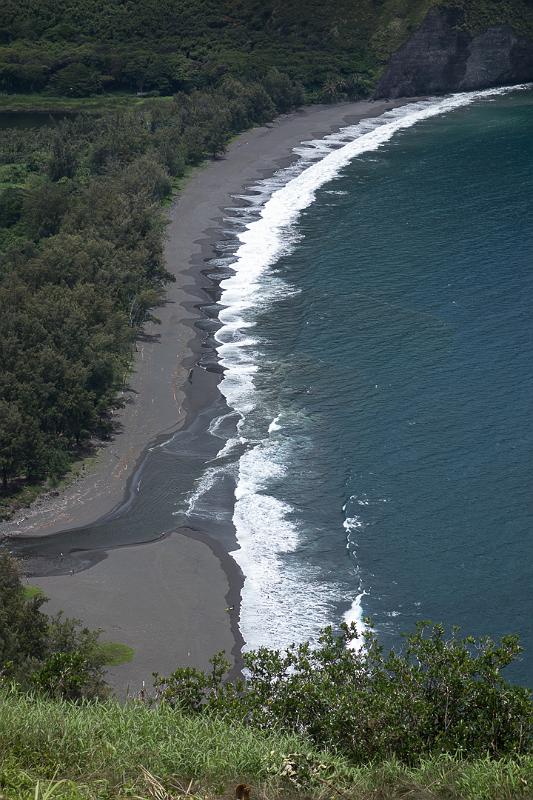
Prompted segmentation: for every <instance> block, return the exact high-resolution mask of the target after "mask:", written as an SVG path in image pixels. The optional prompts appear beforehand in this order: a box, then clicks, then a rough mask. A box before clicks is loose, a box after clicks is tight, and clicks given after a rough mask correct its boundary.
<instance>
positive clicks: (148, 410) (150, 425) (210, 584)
mask: <svg viewBox="0 0 533 800" xmlns="http://www.w3.org/2000/svg"><path fill="white" fill-rule="evenodd" d="M405 102H406V101H405V100H403V101H396V102H394V103H391V102H387V103H386V102H376V101H374V102H372V101H368V102H359V103H345V104H339V105H334V106H312V107H310V108H307V109H304V110H301V111H297V112H294V113H292V114H288V115H283V116H281V117H279V118H278V119H276V120H275V121H274V122H273V123H271V124H269V125H265V126H262V127H258V128H254V129H253V130H251V131H248V132H246V133H243V134H241V135H240V136H239V137H237V138H236V139H235V140H233V142H232V143H231V145H230V147H229V149H228V152H227V154H226V156H225V157H224V158H222V159H220V160H217V161H213V162H209V163H208V164H206V165H205V166H203V167H201V168H199V169H198V170H196V171H195V173H194V174H193V175H192V176H191V177H190V179H189V180H188V182H187V184H186V185H185V187H184V189H183V190H182V191H181V192H180V194H179V196H178V198H177V201H176V202H175V204H174V205H173V206H172V208H171V209H170V211H169V226H168V237H167V243H166V262H167V268H168V269H169V271H170V272H172V273H173V274H174V275H175V277H176V282H175V283H173V284H169V287H168V291H167V301H166V303H165V305H164V306H163V307H162V308H160V309H158V310H157V316H158V317H159V319H160V324H159V325H149V326H147V329H146V331H145V335H144V336H143V338H142V341H139V343H138V352H137V354H136V359H135V368H134V372H133V374H132V378H131V381H130V388H129V390H128V391H127V393H126V395H125V396H126V399H127V402H126V405H125V407H124V409H123V410H121V411H120V412H118V413H117V414H116V423H117V428H118V430H119V432H118V433H117V435H116V436H115V437H114V439H113V441H112V442H110V443H109V444H108V445H106V446H105V447H103V448H101V450H100V451H99V453H98V456H97V458H96V459H95V460H94V461H93V463H92V464H91V465H90V466H89V467H88V468H87V469H86V470H85V471H84V473H83V474H82V475H81V476H80V478H78V479H77V480H76V481H75V482H74V483H73V484H72V485H71V486H70V487H69V488H68V489H67V490H66V491H65V492H63V493H62V494H61V495H60V496H58V497H48V498H44V499H43V500H41V501H40V502H39V503H37V504H35V505H34V506H33V507H32V508H31V509H28V510H26V511H25V512H22V513H21V514H19V515H18V516H17V517H16V518H15V519H14V520H13V521H11V522H10V523H7V524H4V525H3V526H1V527H0V535H1V534H6V535H11V536H15V537H28V536H30V537H36V536H37V537H42V536H50V535H51V534H55V533H58V532H60V531H68V530H72V529H79V528H83V527H87V526H89V525H91V524H93V523H94V522H95V521H96V520H101V519H103V518H106V517H109V518H113V516H114V515H115V514H119V513H120V508H121V504H122V503H123V501H124V497H125V496H126V497H127V496H128V493H129V494H130V496H131V493H133V492H135V487H136V475H138V474H140V473H138V470H139V465H142V463H143V458H144V455H146V453H147V448H148V447H149V445H150V444H151V443H153V442H154V441H155V440H157V439H162V438H165V437H167V438H168V437H169V436H171V435H172V434H173V433H175V432H176V431H178V430H180V428H182V427H183V426H184V425H185V423H186V422H187V424H190V420H191V418H193V417H194V415H195V414H196V413H198V410H199V409H201V408H203V407H205V406H206V405H208V404H209V403H210V402H212V401H213V399H214V398H215V397H216V395H217V382H218V375H217V374H216V373H212V374H209V373H206V372H203V371H202V370H201V369H200V368H199V367H198V366H195V364H196V361H197V359H198V356H199V354H200V350H201V344H202V338H201V336H200V335H199V332H198V330H197V329H196V328H195V322H197V321H198V320H199V319H200V318H201V311H200V310H199V306H201V304H205V303H206V302H208V301H209V299H210V296H209V294H208V289H209V288H210V287H212V284H211V283H210V281H209V280H208V279H207V278H206V277H205V276H204V274H203V272H202V268H204V267H205V262H206V260H208V259H209V258H211V257H212V256H213V255H214V250H213V245H214V242H216V240H217V237H219V231H220V222H221V216H222V211H223V209H224V208H226V207H227V206H229V205H231V204H232V196H233V195H235V194H238V193H239V192H240V191H242V189H243V188H244V187H246V186H248V185H250V184H251V183H253V182H254V181H256V180H258V179H259V178H262V177H265V176H267V175H271V174H272V173H273V172H274V171H275V169H277V168H278V167H280V166H285V165H287V164H288V163H290V162H291V161H292V160H293V159H294V158H295V156H294V155H292V148H294V147H295V146H297V145H298V144H299V143H300V142H302V141H304V140H306V139H312V138H319V137H322V136H324V135H326V134H327V133H330V132H332V131H336V130H338V129H339V128H340V127H342V126H343V125H348V124H353V123H355V122H357V121H358V120H359V119H362V118H364V117H368V116H378V115H379V114H381V113H383V111H384V110H386V109H387V108H391V107H393V106H396V105H401V104H402V103H405ZM137 480H138V479H137ZM193 537H194V538H193ZM52 538H53V537H52ZM59 538H63V537H59ZM147 538H150V537H147ZM152 538H153V536H152ZM112 547H113V543H111V542H110V548H112ZM232 565H233V566H232ZM85 566H86V567H88V568H84V569H83V570H82V571H79V572H75V573H74V574H72V575H71V574H70V573H69V571H68V570H67V569H66V568H65V569H64V570H63V572H66V574H63V575H53V576H52V577H46V578H42V579H40V580H39V579H36V580H35V582H36V583H39V584H40V585H41V586H42V587H43V589H44V590H45V592H46V594H47V595H48V596H49V597H50V598H51V599H50V603H49V609H50V610H57V609H59V608H62V609H64V610H65V612H66V613H67V614H69V615H73V616H77V617H80V618H82V619H83V620H84V622H86V623H87V624H88V625H91V626H97V627H102V628H103V629H104V630H105V638H108V639H111V640H118V641H123V642H125V643H127V644H130V645H131V646H132V647H133V648H134V649H135V650H136V657H135V659H134V660H133V661H132V662H131V664H129V665H125V666H122V667H119V668H116V669H113V670H111V671H110V673H109V678H110V682H111V684H112V685H113V686H114V687H115V688H116V689H117V690H118V691H119V692H121V693H123V692H124V691H125V689H126V688H127V687H128V686H130V688H131V687H138V686H139V685H140V682H141V681H142V680H143V679H144V680H148V679H149V678H150V674H151V672H152V671H159V672H163V673H164V672H168V671H170V670H171V669H172V668H173V667H175V666H178V665H179V664H190V665H193V666H200V667H204V666H206V665H207V661H208V658H209V657H210V656H211V655H212V654H213V653H214V652H216V651H217V650H219V649H225V650H226V651H227V652H228V653H229V652H233V653H234V655H236V654H238V652H239V649H240V640H239V634H238V627H237V614H238V596H239V593H240V586H241V578H240V576H239V573H238V569H237V567H236V565H235V563H234V562H233V560H232V559H231V558H230V557H229V556H228V555H227V549H226V550H224V549H222V547H221V545H220V544H218V543H217V542H215V541H212V540H211V539H210V538H209V537H208V536H207V535H205V534H202V533H201V532H191V531H188V530H186V529H181V531H179V532H173V533H170V534H168V535H166V536H165V537H164V538H163V539H160V540H158V541H152V542H151V543H149V544H136V545H134V546H129V547H124V546H121V547H118V548H116V549H109V550H107V551H102V550H100V552H99V554H98V558H97V559H93V560H92V561H90V562H88V563H87V564H86V565H85ZM37 574H39V572H38V571H37ZM41 574H42V573H41ZM232 606H234V607H235V609H234V610H233V611H232V612H231V613H228V612H227V611H226V610H225V609H226V608H227V607H232Z"/></svg>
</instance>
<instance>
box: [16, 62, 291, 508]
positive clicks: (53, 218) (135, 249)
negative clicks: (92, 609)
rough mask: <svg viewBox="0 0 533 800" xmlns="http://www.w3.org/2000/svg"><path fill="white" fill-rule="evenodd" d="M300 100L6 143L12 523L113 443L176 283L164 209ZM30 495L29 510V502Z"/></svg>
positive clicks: (149, 109)
mask: <svg viewBox="0 0 533 800" xmlns="http://www.w3.org/2000/svg"><path fill="white" fill-rule="evenodd" d="M301 99H302V95H301V90H300V88H299V87H298V86H297V85H296V84H294V83H292V82H291V81H290V80H289V79H288V78H286V77H285V76H284V75H282V74H281V73H279V72H277V71H276V70H270V71H269V72H268V73H267V74H266V75H265V77H264V80H263V81H262V82H261V83H259V82H254V83H243V82H240V81H237V80H235V79H232V78H229V77H227V78H225V79H224V80H223V81H222V83H221V84H220V87H219V88H217V89H210V90H206V91H202V92H200V91H194V92H192V93H190V94H180V95H177V96H176V97H174V98H172V99H171V100H168V101H167V102H164V103H162V102H160V101H157V100H153V101H145V102H144V103H143V104H142V106H139V107H134V108H132V109H129V110H127V111H124V110H120V109H117V110H115V111H113V112H106V113H100V114H97V115H85V114H82V115H79V116H77V117H75V118H73V119H63V120H61V121H59V122H58V123H57V124H56V125H53V126H45V127H41V128H38V129H34V130H31V131H27V130H17V129H11V130H4V131H3V132H0V181H2V184H0V185H1V186H3V187H4V188H3V190H1V191H0V251H2V250H3V253H2V267H1V270H0V304H1V306H2V308H3V309H6V312H5V313H3V314H2V317H1V319H0V341H1V344H0V373H1V377H0V480H1V483H2V493H3V502H2V503H0V511H2V509H3V510H4V513H5V514H9V512H10V510H11V509H12V508H13V507H16V506H17V505H20V503H21V501H22V500H23V499H24V498H26V497H27V496H28V491H29V490H28V487H31V486H32V485H33V486H35V485H42V482H47V485H48V486H53V485H54V484H55V483H57V482H58V481H60V479H61V478H62V476H63V475H64V474H65V473H66V471H67V470H68V469H69V466H70V465H71V464H72V463H73V461H76V460H79V458H80V457H82V456H83V455H88V454H90V452H91V448H90V445H91V441H92V439H93V437H95V436H96V437H98V438H100V439H102V438H104V439H105V438H106V437H109V436H110V435H111V434H112V432H113V416H112V411H113V409H116V408H117V407H118V406H119V405H120V404H121V403H123V402H124V393H122V396H119V392H120V391H121V390H123V389H124V388H125V386H126V382H127V376H128V370H129V365H130V362H131V355H132V346H133V342H134V340H135V338H136V337H137V336H138V334H139V332H140V330H141V329H142V326H143V324H144V323H145V321H146V320H148V319H153V317H152V315H151V311H150V309H151V308H153V307H154V306H157V304H158V303H159V302H160V301H161V299H162V297H163V291H164V286H165V283H166V281H168V280H169V279H170V278H171V276H170V275H169V274H168V273H167V272H166V270H165V268H164V265H163V258H162V242H163V234H164V218H163V212H162V201H164V200H166V199H168V198H169V197H170V196H171V193H172V190H173V185H175V182H176V181H179V180H180V179H181V178H182V177H183V176H184V175H185V173H186V171H187V170H188V169H190V168H191V167H193V166H195V165H197V164H199V163H200V162H201V161H202V160H203V159H205V158H207V157H217V156H218V155H220V154H221V153H222V152H223V151H224V149H225V146H226V142H227V141H228V140H229V139H230V137H231V136H232V135H233V134H234V133H236V132H238V131H239V130H242V129H244V128H247V127H249V126H250V125H253V124H254V123H256V122H264V121H266V120H268V119H271V118H272V117H273V116H274V115H275V114H276V113H277V112H279V111H284V110H288V109H289V108H292V107H294V106H295V105H297V104H298V103H299V102H300V101H301ZM32 494H33V493H32V492H31V491H30V497H31V496H32Z"/></svg>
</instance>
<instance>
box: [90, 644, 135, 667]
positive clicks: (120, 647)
mask: <svg viewBox="0 0 533 800" xmlns="http://www.w3.org/2000/svg"><path fill="white" fill-rule="evenodd" d="M98 653H99V654H100V655H102V656H103V658H104V664H106V666H108V667H118V666H119V665H120V664H127V663H128V662H130V661H131V660H132V658H133V656H134V655H135V650H133V648H131V647H129V646H128V645H127V644H122V643H121V642H100V644H99V645H98Z"/></svg>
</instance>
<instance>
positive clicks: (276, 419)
mask: <svg viewBox="0 0 533 800" xmlns="http://www.w3.org/2000/svg"><path fill="white" fill-rule="evenodd" d="M280 419H281V414H278V416H277V417H274V419H273V420H272V422H271V423H270V425H269V426H268V432H269V433H276V431H280V430H281V425H280V424H279V421H280Z"/></svg>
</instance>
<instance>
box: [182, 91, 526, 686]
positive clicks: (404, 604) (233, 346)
mask: <svg viewBox="0 0 533 800" xmlns="http://www.w3.org/2000/svg"><path fill="white" fill-rule="evenodd" d="M299 155H300V160H299V161H298V163H297V164H296V165H293V166H292V167H291V168H290V169H288V170H284V171H281V172H280V173H278V174H277V175H276V176H274V178H272V179H270V180H266V181H263V182H261V183H260V184H258V185H257V186H255V187H252V188H251V190H250V191H249V192H248V193H246V195H245V196H243V197H242V198H238V200H239V201H242V202H239V204H238V205H237V204H236V207H235V208H234V209H230V210H228V217H227V220H226V233H227V237H226V239H225V241H224V242H223V243H221V253H222V255H221V258H220V259H219V260H218V261H216V262H214V263H213V264H212V267H213V270H214V272H215V273H216V270H217V269H220V268H222V269H223V270H225V272H223V273H222V274H223V275H224V276H225V277H224V279H223V280H222V281H221V290H222V297H221V304H222V306H223V309H222V311H221V312H220V321H221V323H222V327H221V328H220V330H219V331H218V332H217V333H216V336H215V338H216V341H217V348H218V352H219V357H220V360H221V362H222V364H223V365H224V366H225V368H226V371H225V375H224V378H223V381H222V383H221V391H222V394H223V395H224V397H225V399H226V401H227V404H228V407H229V412H228V409H225V410H224V414H223V415H221V416H220V417H218V418H215V419H214V420H213V422H212V423H211V427H210V431H211V433H212V435H213V436H214V437H215V438H217V439H218V440H219V450H218V456H215V457H214V458H213V459H212V460H211V462H210V464H209V466H208V467H207V469H206V471H204V472H203V473H202V474H201V475H200V476H199V478H198V479H197V481H196V485H195V488H194V491H193V492H192V493H191V494H189V496H188V498H187V505H186V509H185V510H186V514H187V516H188V517H189V518H192V519H193V520H196V521H198V520H201V519H202V517H204V518H205V517H206V516H209V515H211V518H213V517H214V516H215V517H216V514H217V513H219V514H220V513H222V514H223V513H224V512H220V508H219V500H218V501H217V500H216V498H217V486H219V485H220V482H221V481H222V480H224V479H227V477H228V475H230V476H231V479H232V480H233V481H234V485H235V489H234V495H235V505H234V509H233V510H232V514H233V524H234V526H235V529H236V533H237V539H238V542H239V549H237V550H236V551H235V552H234V557H235V559H236V560H237V562H238V563H239V564H240V566H241V567H242V570H243V572H244V575H245V584H244V589H243V597H242V609H241V620H240V624H241V630H242V632H243V635H244V638H245V640H246V643H247V646H248V647H256V646H258V645H262V644H266V645H271V646H283V645H286V644H289V643H290V642H292V641H297V640H302V639H304V638H309V637H310V638H313V637H314V636H316V634H317V632H318V631H319V630H320V628H321V627H322V626H324V625H326V624H328V623H333V624H336V623H338V622H339V621H340V620H342V619H343V618H344V619H349V620H353V621H356V622H357V623H358V625H359V627H360V628H362V627H363V625H364V623H363V618H364V617H365V616H367V615H368V616H370V617H371V618H372V625H373V627H374V628H375V629H376V631H377V632H378V633H379V634H380V636H381V638H382V640H383V641H384V643H385V644H386V645H387V644H394V643H397V642H398V637H399V635H400V633H401V632H402V631H406V630H410V629H411V628H412V627H413V625H414V623H415V621H416V620H418V619H432V620H434V621H444V622H445V623H447V624H459V625H460V626H462V627H463V628H464V629H465V631H467V632H472V633H475V634H490V635H492V636H498V635H501V634H503V633H506V632H518V633H520V634H521V636H522V639H523V642H524V644H525V646H526V653H525V656H524V658H523V660H522V661H521V663H520V664H519V665H518V666H517V667H516V668H515V672H514V675H515V677H517V678H519V679H521V680H526V681H528V682H529V683H533V632H532V624H531V620H532V616H531V615H532V611H533V558H532V556H533V539H532V530H531V523H532V499H531V483H532V480H531V478H532V466H533V464H532V453H533V425H532V396H533V359H532V350H533V347H532V346H533V315H532V309H531V297H532V295H533V226H532V221H533V219H532V218H533V92H532V91H531V89H530V88H528V87H521V88H519V89H515V90H513V91H504V90H496V91H487V92H477V93H472V94H468V95H465V94H462V95H455V96H453V97H449V98H444V99H437V100H429V101H424V102H421V103H416V104H412V105H410V106H408V107H404V108H402V109H398V110H395V111H391V112H388V113H387V114H385V115H384V116H383V117H380V118H379V119H376V120H369V121H365V122H363V123H361V124H360V125H358V126H354V127H351V128H347V129H345V130H344V131H341V132H340V133H339V134H337V135H334V136H330V137H327V138H326V139H325V140H322V141H320V142H311V143H305V144H304V145H302V147H301V148H300V149H299ZM224 250H226V251H227V252H226V253H225V252H224ZM228 265H231V271H230V272H228ZM217 503H218V505H217ZM217 508H219V511H218V512H217V511H216V509H217ZM225 513H226V514H227V513H228V512H227V511H226V512H225Z"/></svg>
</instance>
